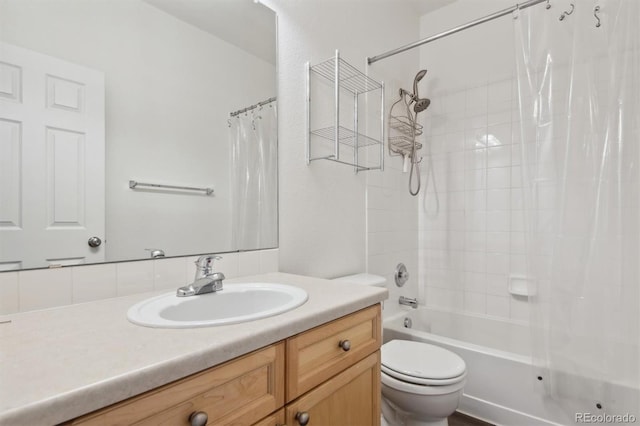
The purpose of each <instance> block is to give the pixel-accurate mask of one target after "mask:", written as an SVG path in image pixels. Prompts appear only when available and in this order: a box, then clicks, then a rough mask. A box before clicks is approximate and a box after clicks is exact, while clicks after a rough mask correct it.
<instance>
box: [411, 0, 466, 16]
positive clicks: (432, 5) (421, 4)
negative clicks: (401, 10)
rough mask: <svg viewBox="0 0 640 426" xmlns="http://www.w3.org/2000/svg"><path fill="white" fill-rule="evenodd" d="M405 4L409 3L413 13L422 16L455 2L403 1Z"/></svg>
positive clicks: (445, 0)
mask: <svg viewBox="0 0 640 426" xmlns="http://www.w3.org/2000/svg"><path fill="white" fill-rule="evenodd" d="M404 1H406V2H407V3H410V4H411V6H412V7H413V8H414V9H415V11H416V12H417V13H418V14H420V15H424V14H425V13H429V12H433V11H434V10H436V9H439V8H441V7H443V6H447V5H449V4H451V3H453V2H455V1H456V0H404Z"/></svg>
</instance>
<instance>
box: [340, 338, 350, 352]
mask: <svg viewBox="0 0 640 426" xmlns="http://www.w3.org/2000/svg"><path fill="white" fill-rule="evenodd" d="M338 346H340V347H341V348H342V350H343V351H345V352H348V351H349V349H351V342H350V341H349V340H340V343H338Z"/></svg>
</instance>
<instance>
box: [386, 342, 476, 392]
mask: <svg viewBox="0 0 640 426" xmlns="http://www.w3.org/2000/svg"><path fill="white" fill-rule="evenodd" d="M382 370H383V372H385V373H387V374H389V375H391V376H394V377H396V378H397V379H399V380H405V381H409V382H412V383H421V384H432V385H436V384H438V382H439V381H441V382H442V383H441V384H449V383H452V382H455V381H458V380H461V379H462V378H464V375H465V370H466V365H465V363H464V360H463V359H462V358H460V357H459V356H458V355H456V354H454V353H453V352H451V351H448V350H446V349H444V348H441V347H438V346H434V345H430V344H428V343H423V342H413V341H409V340H392V341H390V342H387V343H385V344H384V345H382ZM452 379H457V380H452Z"/></svg>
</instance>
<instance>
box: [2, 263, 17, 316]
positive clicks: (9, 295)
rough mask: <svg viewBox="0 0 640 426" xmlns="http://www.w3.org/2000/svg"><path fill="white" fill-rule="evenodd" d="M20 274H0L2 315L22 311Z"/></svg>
mask: <svg viewBox="0 0 640 426" xmlns="http://www.w3.org/2000/svg"><path fill="white" fill-rule="evenodd" d="M19 300H20V299H19V292H18V273H17V272H2V273H0V315H7V314H15V313H16V312H18V311H19V310H20V306H19V303H20V302H19Z"/></svg>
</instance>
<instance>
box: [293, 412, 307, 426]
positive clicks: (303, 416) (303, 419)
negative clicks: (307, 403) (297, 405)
mask: <svg viewBox="0 0 640 426" xmlns="http://www.w3.org/2000/svg"><path fill="white" fill-rule="evenodd" d="M296 420H297V421H298V424H299V425H300V426H304V425H306V424H307V423H309V413H307V412H306V411H302V412H300V411H298V412H297V413H296Z"/></svg>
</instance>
